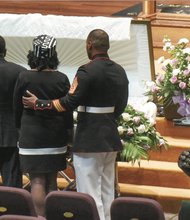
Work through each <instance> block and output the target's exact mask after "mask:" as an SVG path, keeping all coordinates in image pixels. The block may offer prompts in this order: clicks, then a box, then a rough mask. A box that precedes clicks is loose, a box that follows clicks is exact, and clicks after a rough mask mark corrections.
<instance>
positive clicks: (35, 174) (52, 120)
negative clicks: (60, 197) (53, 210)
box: [14, 35, 73, 215]
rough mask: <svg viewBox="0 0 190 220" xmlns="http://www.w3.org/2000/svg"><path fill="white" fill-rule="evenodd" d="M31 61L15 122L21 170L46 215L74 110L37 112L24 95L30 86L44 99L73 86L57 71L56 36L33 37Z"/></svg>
mask: <svg viewBox="0 0 190 220" xmlns="http://www.w3.org/2000/svg"><path fill="white" fill-rule="evenodd" d="M28 64H29V66H30V67H31V70H26V71H23V72H22V73H21V74H20V76H19V78H18V80H17V83H16V86H15V91H14V113H15V119H16V126H17V128H18V129H19V130H20V137H19V155H20V161H21V167H22V171H23V172H24V173H28V174H29V177H30V181H31V194H32V197H33V200H34V203H35V206H36V210H37V212H38V214H39V215H44V198H45V196H46V195H47V193H48V192H50V191H52V190H56V189H57V173H58V171H60V170H64V169H65V168H66V152H67V144H68V141H69V137H70V134H71V133H72V128H73V114H72V112H64V113H59V112H48V111H47V112H44V111H43V112H38V111H34V110H31V109H26V108H24V107H23V104H22V96H23V95H24V94H26V90H29V91H31V92H33V93H35V94H37V95H38V97H40V98H42V99H55V98H60V97H62V96H65V95H66V94H67V92H68V90H69V88H70V83H69V80H68V77H67V76H66V75H65V74H63V73H61V72H59V71H57V70H56V68H57V66H58V64H59V60H58V58H57V52H56V40H55V38H53V37H51V36H48V35H40V36H38V37H36V38H35V39H34V40H33V51H29V54H28Z"/></svg>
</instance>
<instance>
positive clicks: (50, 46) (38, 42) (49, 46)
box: [33, 35, 56, 58]
mask: <svg viewBox="0 0 190 220" xmlns="http://www.w3.org/2000/svg"><path fill="white" fill-rule="evenodd" d="M55 50H56V39H55V38H54V37H52V36H49V35H39V36H37V37H36V38H34V40H33V51H34V55H35V56H36V57H40V58H50V57H52V56H53V54H54V53H55Z"/></svg>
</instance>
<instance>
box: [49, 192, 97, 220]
mask: <svg viewBox="0 0 190 220" xmlns="http://www.w3.org/2000/svg"><path fill="white" fill-rule="evenodd" d="M45 210H46V219H47V220H68V219H69V220H100V218H99V215H98V210H97V207H96V203H95V201H94V199H93V198H92V197H91V196H90V195H88V194H85V193H79V192H75V191H53V192H50V193H49V194H48V195H47V196H46V200H45Z"/></svg>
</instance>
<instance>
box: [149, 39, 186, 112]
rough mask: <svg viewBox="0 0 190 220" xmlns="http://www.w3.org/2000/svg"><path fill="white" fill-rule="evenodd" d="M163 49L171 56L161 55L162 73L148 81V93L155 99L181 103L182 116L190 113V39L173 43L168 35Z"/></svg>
mask: <svg viewBox="0 0 190 220" xmlns="http://www.w3.org/2000/svg"><path fill="white" fill-rule="evenodd" d="M163 43H164V46H163V50H164V51H166V52H168V53H169V55H170V58H167V59H165V57H163V56H162V57H160V58H159V59H158V61H157V62H158V64H160V65H161V70H162V73H158V74H157V75H156V79H155V82H152V83H150V82H149V83H147V84H146V86H147V92H146V95H149V96H150V97H151V98H152V99H153V100H155V98H156V99H157V100H159V101H161V102H162V101H163V100H170V99H171V100H173V103H175V104H179V109H178V113H179V114H181V115H182V116H187V115H189V114H190V47H188V44H189V40H188V39H187V38H182V39H180V40H179V41H178V43H177V44H176V45H173V44H172V42H171V40H170V39H169V38H167V37H165V38H164V40H163Z"/></svg>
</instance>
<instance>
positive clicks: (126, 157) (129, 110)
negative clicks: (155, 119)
mask: <svg viewBox="0 0 190 220" xmlns="http://www.w3.org/2000/svg"><path fill="white" fill-rule="evenodd" d="M118 131H119V134H120V137H121V140H122V142H123V151H122V152H121V155H120V157H121V160H122V161H127V162H132V163H135V161H137V162H138V163H139V164H140V160H141V159H147V160H148V159H149V152H150V151H151V150H159V151H160V150H161V149H162V147H164V148H165V149H167V148H168V144H167V142H166V140H165V139H164V138H163V137H162V136H161V135H160V134H159V133H158V132H157V131H156V129H155V127H154V123H152V122H151V121H150V120H149V119H148V118H147V117H146V115H145V113H144V112H140V111H138V110H136V109H134V107H132V106H131V105H128V106H127V107H126V109H125V111H124V113H123V114H122V115H121V116H120V118H119V120H118Z"/></svg>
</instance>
